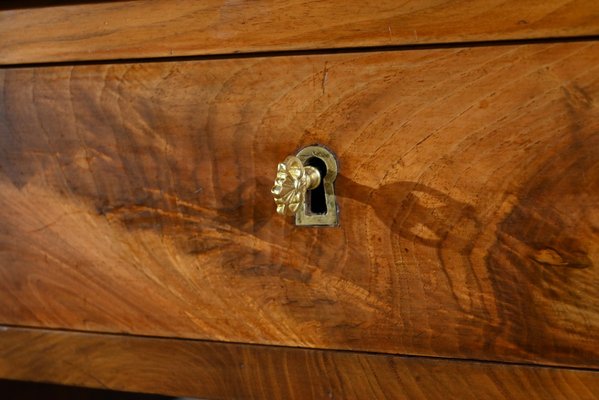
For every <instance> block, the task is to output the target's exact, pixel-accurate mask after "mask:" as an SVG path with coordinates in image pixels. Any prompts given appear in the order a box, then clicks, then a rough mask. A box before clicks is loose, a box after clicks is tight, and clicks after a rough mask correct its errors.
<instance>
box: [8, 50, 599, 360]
mask: <svg viewBox="0 0 599 400" xmlns="http://www.w3.org/2000/svg"><path fill="white" fill-rule="evenodd" d="M598 69H599V44H598V43H595V42H586V43H566V44H552V45H549V44H543V45H525V46H499V47H498V46H495V47H477V48H464V49H442V50H426V51H422V50H418V51H402V52H382V53H369V54H345V55H319V56H296V57H271V58H248V59H235V60H212V61H190V62H169V63H167V62H163V63H144V64H119V65H89V66H77V67H46V68H22V69H5V70H2V71H1V75H0V82H3V84H2V91H1V93H2V96H1V97H0V323H4V324H10V325H26V326H39V327H62V328H71V329H80V330H94V331H102V332H117V333H118V332H130V333H137V334H146V335H155V336H177V337H187V338H204V339H213V340H223V341H235V342H252V343H264V344H284V345H290V346H307V347H320V348H337V349H354V350H369V351H377V352H389V353H400V354H402V353H403V354H420V355H438V356H446V357H460V358H474V359H492V360H524V361H526V362H534V363H549V364H553V363H557V364H565V365H579V366H580V365H586V366H593V367H597V366H599V346H598V342H599V333H598V332H599V291H598V290H597V288H598V287H599V269H598V265H599V207H598V195H599V164H598V162H599V135H598V132H599V112H598V108H597V104H598V100H597V98H598V96H599V73H598ZM312 143H322V144H325V145H327V146H328V147H329V148H330V149H332V150H333V151H334V152H336V154H337V156H338V158H339V163H340V176H339V178H338V180H337V182H336V192H337V194H338V202H339V206H340V210H341V211H340V212H341V213H340V224H341V226H340V227H339V228H299V227H295V226H294V225H293V223H292V220H291V219H290V218H283V217H280V216H278V215H276V214H275V207H274V203H273V199H272V197H271V194H270V188H271V186H272V180H273V178H274V174H275V170H276V165H277V163H278V162H279V161H281V160H283V159H284V158H285V156H287V155H289V154H293V153H294V152H295V150H296V149H297V148H298V147H301V146H304V145H309V144H312Z"/></svg>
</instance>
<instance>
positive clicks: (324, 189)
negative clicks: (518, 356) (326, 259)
mask: <svg viewBox="0 0 599 400" xmlns="http://www.w3.org/2000/svg"><path fill="white" fill-rule="evenodd" d="M336 177H337V160H336V159H335V156H334V155H333V153H331V152H330V151H329V150H328V149H327V148H325V147H322V146H308V147H304V148H303V149H301V150H300V151H299V152H298V153H297V154H296V155H295V156H288V157H287V158H286V159H285V161H283V162H282V163H279V165H278V168H277V176H276V178H275V183H274V186H273V188H272V190H271V193H272V194H273V195H274V198H275V204H276V206H277V213H279V214H281V215H295V224H296V225H303V226H337V225H338V223H339V217H338V208H337V202H336V201H335V190H334V186H333V185H334V182H335V178H336Z"/></svg>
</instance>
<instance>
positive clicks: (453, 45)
mask: <svg viewBox="0 0 599 400" xmlns="http://www.w3.org/2000/svg"><path fill="white" fill-rule="evenodd" d="M591 41H599V35H591V36H571V37H546V38H535V39H525V38H524V39H506V40H484V41H472V42H446V43H424V44H402V45H391V46H363V47H338V48H336V47H333V48H320V49H296V50H275V51H268V50H267V51H255V52H238V53H217V54H204V55H201V54H199V55H186V56H169V57H142V58H122V59H95V60H70V61H68V60H67V61H50V62H43V61H40V62H33V63H19V64H0V70H2V69H14V68H32V67H37V68H43V67H56V66H78V65H106V64H141V63H164V62H175V61H208V60H226V59H247V58H266V57H294V56H295V57H297V56H312V55H334V54H356V53H377V52H392V51H395V52H397V51H409V50H436V49H459V48H468V47H493V46H514V45H534V44H551V43H572V42H591Z"/></svg>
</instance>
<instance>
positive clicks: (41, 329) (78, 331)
mask: <svg viewBox="0 0 599 400" xmlns="http://www.w3.org/2000/svg"><path fill="white" fill-rule="evenodd" d="M7 329H15V330H24V331H33V332H47V333H51V332H52V333H63V334H69V333H76V334H83V335H90V336H91V335H101V336H103V337H115V338H119V337H121V338H124V337H126V338H131V339H150V340H168V341H178V342H195V343H198V344H201V343H205V344H218V345H223V346H240V347H241V346H242V347H254V348H265V349H289V350H298V351H316V352H326V353H343V354H355V355H364V356H375V357H376V356H382V357H397V358H406V359H421V360H430V361H452V362H457V363H479V364H485V365H496V366H502V365H503V366H506V367H512V366H513V367H527V368H547V369H559V370H571V371H585V372H599V368H596V369H595V368H589V367H576V366H565V365H557V364H556V365H552V364H534V363H525V362H515V361H499V360H484V359H476V358H453V357H443V356H428V355H421V354H418V355H415V354H396V353H382V352H375V351H363V350H361V351H354V350H347V349H336V348H330V349H329V348H322V347H299V346H285V345H280V344H272V345H271V344H262V343H244V342H227V341H220V340H211V339H193V338H186V337H170V336H155V335H143V334H134V333H128V332H122V333H116V332H102V331H86V330H81V329H66V328H53V327H36V326H27V325H10V324H0V332H2V331H3V330H7Z"/></svg>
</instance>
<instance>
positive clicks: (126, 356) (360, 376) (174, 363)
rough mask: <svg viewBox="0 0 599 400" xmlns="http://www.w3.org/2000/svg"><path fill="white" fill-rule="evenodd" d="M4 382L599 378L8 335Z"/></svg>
mask: <svg viewBox="0 0 599 400" xmlns="http://www.w3.org/2000/svg"><path fill="white" fill-rule="evenodd" d="M0 376H2V377H9V378H11V379H21V380H33V381H43V382H60V383H62V384H69V385H80V386H87V387H94V388H110V389H117V390H119V389H120V390H129V391H138V392H148V393H162V394H169V395H178V396H194V397H200V398H206V399H217V398H218V399H221V398H230V399H269V400H270V399H285V400H287V399H289V400H293V399H302V400H304V399H448V398H451V399H510V400H511V399H527V400H528V399H568V400H570V399H597V398H599V396H598V394H599V372H594V371H582V370H578V371H577V370H571V369H563V368H543V367H530V366H520V365H502V364H495V363H478V362H465V361H451V360H442V359H427V358H418V357H399V356H388V355H374V354H364V353H354V352H335V351H322V350H307V349H293V348H282V347H273V346H252V345H239V344H224V343H211V342H202V341H195V340H169V339H156V338H143V337H128V336H119V335H105V334H103V335H98V334H88V333H72V332H71V333H69V332H56V331H55V332H52V331H44V330H24V329H13V328H8V329H4V330H1V331H0Z"/></svg>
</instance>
